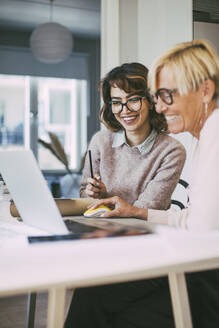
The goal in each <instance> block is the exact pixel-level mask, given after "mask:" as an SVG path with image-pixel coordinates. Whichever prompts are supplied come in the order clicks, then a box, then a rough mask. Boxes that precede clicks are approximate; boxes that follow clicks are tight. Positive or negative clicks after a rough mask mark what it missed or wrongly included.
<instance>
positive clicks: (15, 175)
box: [0, 150, 96, 235]
mask: <svg viewBox="0 0 219 328" xmlns="http://www.w3.org/2000/svg"><path fill="white" fill-rule="evenodd" d="M0 173H1V175H2V177H3V179H4V181H5V183H6V185H7V188H8V189H9V192H10V194H11V196H12V199H13V201H14V203H15V205H16V207H17V209H18V211H19V213H20V216H21V218H22V220H23V222H24V223H25V224H27V225H29V226H32V227H35V228H38V229H40V230H44V231H46V232H48V233H51V234H59V235H60V234H61V235H63V234H69V232H75V233H78V232H79V233H81V232H91V231H93V230H95V229H96V227H93V226H90V225H86V224H82V223H79V222H74V221H73V222H72V221H70V220H67V222H66V223H65V222H64V220H63V219H62V217H61V214H60V212H59V209H58V208H57V206H56V203H55V201H54V199H53V197H52V194H51V192H50V190H49V187H48V185H47V182H46V180H45V178H44V177H43V175H42V173H41V171H40V169H39V167H38V164H37V162H36V160H35V157H34V155H33V153H32V151H30V150H6V151H0ZM67 225H68V226H69V228H68V226H67Z"/></svg>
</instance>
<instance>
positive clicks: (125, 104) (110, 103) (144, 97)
mask: <svg viewBox="0 0 219 328" xmlns="http://www.w3.org/2000/svg"><path fill="white" fill-rule="evenodd" d="M134 98H139V100H140V103H141V105H140V108H139V109H138V110H133V109H130V108H129V107H128V106H127V104H128V102H129V101H130V100H131V99H134ZM142 99H147V97H146V96H136V97H133V98H130V99H128V100H127V101H126V102H125V103H122V102H120V101H118V103H120V105H121V106H122V108H121V110H120V111H119V112H118V113H114V112H113V110H112V102H113V101H115V100H111V101H109V103H108V104H109V105H110V106H111V111H112V113H113V114H120V113H122V111H123V107H124V106H126V108H127V109H128V110H129V111H130V112H133V113H137V112H139V111H140V110H141V108H142Z"/></svg>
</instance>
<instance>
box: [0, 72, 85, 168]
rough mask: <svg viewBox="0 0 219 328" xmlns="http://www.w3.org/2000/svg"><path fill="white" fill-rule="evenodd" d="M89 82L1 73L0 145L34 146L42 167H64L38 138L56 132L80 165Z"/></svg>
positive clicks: (75, 164)
mask: <svg viewBox="0 0 219 328" xmlns="http://www.w3.org/2000/svg"><path fill="white" fill-rule="evenodd" d="M87 98H88V97H87V81H86V80H79V79H61V78H42V77H40V78H37V77H29V76H9V75H0V148H4V149H14V148H20V147H25V148H27V149H28V148H32V150H33V151H34V153H35V155H36V156H37V157H38V161H39V165H40V168H41V169H42V170H55V171H56V170H63V169H64V166H63V165H62V164H61V162H60V161H59V160H58V159H56V157H55V156H54V155H53V154H52V153H51V152H50V151H49V150H48V149H46V148H45V147H43V146H42V145H40V143H38V138H40V139H43V140H44V141H46V142H50V139H49V135H48V132H52V133H54V134H55V135H56V136H57V137H58V139H59V141H60V142H61V143H62V145H63V148H64V149H65V152H66V154H67V157H68V159H69V163H70V167H71V169H78V168H79V167H80V161H81V157H82V156H83V154H84V152H85V151H86V147H87V133H86V131H87Z"/></svg>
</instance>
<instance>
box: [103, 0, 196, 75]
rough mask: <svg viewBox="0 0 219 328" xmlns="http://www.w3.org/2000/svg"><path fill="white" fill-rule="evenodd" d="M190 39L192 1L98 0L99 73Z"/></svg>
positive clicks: (148, 60)
mask: <svg viewBox="0 0 219 328" xmlns="http://www.w3.org/2000/svg"><path fill="white" fill-rule="evenodd" d="M188 40H192V0H183V1H182V0H153V1H152V0H101V75H102V76H103V75H104V74H105V73H106V72H108V71H109V70H110V69H112V68H113V67H115V66H117V65H120V64H122V63H124V62H127V61H128V62H131V61H139V62H142V63H143V64H145V65H146V66H148V67H150V65H151V63H152V61H153V60H154V58H155V57H157V56H159V55H160V54H161V53H162V52H163V51H164V50H166V49H168V48H169V47H171V46H173V45H174V44H176V43H179V42H182V41H188Z"/></svg>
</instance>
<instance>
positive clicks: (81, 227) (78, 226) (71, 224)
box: [64, 220, 97, 233]
mask: <svg viewBox="0 0 219 328" xmlns="http://www.w3.org/2000/svg"><path fill="white" fill-rule="evenodd" d="M64 222H65V225H66V226H67V228H68V230H69V231H70V232H73V233H84V232H92V231H94V230H96V229H97V227H92V226H89V225H86V224H83V223H80V222H76V221H72V220H65V221H64Z"/></svg>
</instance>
